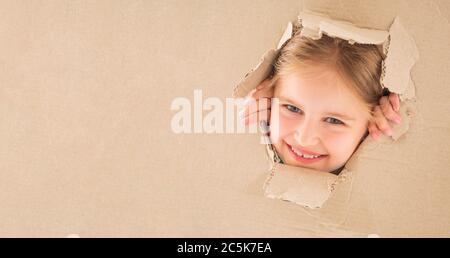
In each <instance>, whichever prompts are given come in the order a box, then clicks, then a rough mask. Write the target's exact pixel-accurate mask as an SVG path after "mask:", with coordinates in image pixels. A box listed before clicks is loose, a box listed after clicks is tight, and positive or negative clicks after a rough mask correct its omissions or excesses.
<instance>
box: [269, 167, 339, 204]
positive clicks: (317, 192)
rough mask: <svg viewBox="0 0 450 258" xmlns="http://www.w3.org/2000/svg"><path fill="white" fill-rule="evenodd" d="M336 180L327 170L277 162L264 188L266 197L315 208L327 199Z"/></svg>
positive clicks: (336, 177)
mask: <svg viewBox="0 0 450 258" xmlns="http://www.w3.org/2000/svg"><path fill="white" fill-rule="evenodd" d="M337 180H338V176H336V175H334V174H331V173H328V172H323V171H317V170H313V169H308V168H303V167H294V166H289V165H284V164H281V163H277V164H275V166H274V167H273V168H272V174H271V175H270V177H269V178H268V179H267V181H266V183H265V185H264V190H265V195H266V197H269V198H274V199H281V200H286V201H291V202H294V203H296V204H299V205H302V206H305V207H309V208H311V209H315V208H320V207H322V205H323V204H324V203H325V201H326V200H328V198H329V197H330V194H331V193H332V191H333V189H334V184H335V183H336V182H337Z"/></svg>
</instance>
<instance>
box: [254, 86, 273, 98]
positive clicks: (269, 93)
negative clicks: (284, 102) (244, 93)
mask: <svg viewBox="0 0 450 258" xmlns="http://www.w3.org/2000/svg"><path fill="white" fill-rule="evenodd" d="M269 85H271V84H270V83H269V84H267V85H264V87H262V88H260V89H257V90H256V91H255V92H254V93H253V94H252V95H251V96H252V97H253V98H255V99H259V98H272V97H273V91H274V87H270V86H269Z"/></svg>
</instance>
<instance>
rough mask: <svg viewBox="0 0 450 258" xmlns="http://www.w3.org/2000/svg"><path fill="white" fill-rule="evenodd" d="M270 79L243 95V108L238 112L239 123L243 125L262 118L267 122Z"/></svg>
mask: <svg viewBox="0 0 450 258" xmlns="http://www.w3.org/2000/svg"><path fill="white" fill-rule="evenodd" d="M270 84H271V79H266V80H264V81H263V82H261V84H259V85H258V87H256V88H255V89H254V90H252V91H251V92H250V93H249V94H247V96H246V97H245V104H244V108H243V109H242V110H241V111H240V112H239V117H240V120H241V123H243V124H244V125H245V126H247V125H250V124H253V123H256V122H258V123H259V121H262V120H265V121H267V122H269V120H270V108H271V98H272V97H273V87H270Z"/></svg>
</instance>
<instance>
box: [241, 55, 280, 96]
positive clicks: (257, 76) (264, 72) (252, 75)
mask: <svg viewBox="0 0 450 258" xmlns="http://www.w3.org/2000/svg"><path fill="white" fill-rule="evenodd" d="M277 54H278V51H277V50H275V49H271V50H269V51H267V52H266V53H265V54H264V55H263V57H262V58H261V61H260V62H259V64H258V65H257V66H256V67H255V68H253V69H252V70H250V72H248V73H247V75H245V78H244V79H243V80H242V81H241V82H239V83H238V85H237V86H236V87H235V88H234V90H233V98H244V97H245V96H247V94H248V93H249V92H250V91H252V90H253V89H254V88H256V87H257V86H258V85H259V84H260V83H261V82H262V81H263V80H264V79H266V78H267V77H268V76H269V75H270V73H271V72H272V64H273V62H274V60H275V58H276V56H277Z"/></svg>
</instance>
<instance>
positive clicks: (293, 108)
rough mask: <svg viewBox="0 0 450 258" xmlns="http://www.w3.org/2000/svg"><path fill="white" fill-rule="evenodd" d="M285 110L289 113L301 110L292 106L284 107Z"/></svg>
mask: <svg viewBox="0 0 450 258" xmlns="http://www.w3.org/2000/svg"><path fill="white" fill-rule="evenodd" d="M284 106H285V107H286V108H287V110H289V111H291V112H292V113H298V112H300V111H301V110H300V109H299V108H298V107H295V106H292V105H284Z"/></svg>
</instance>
